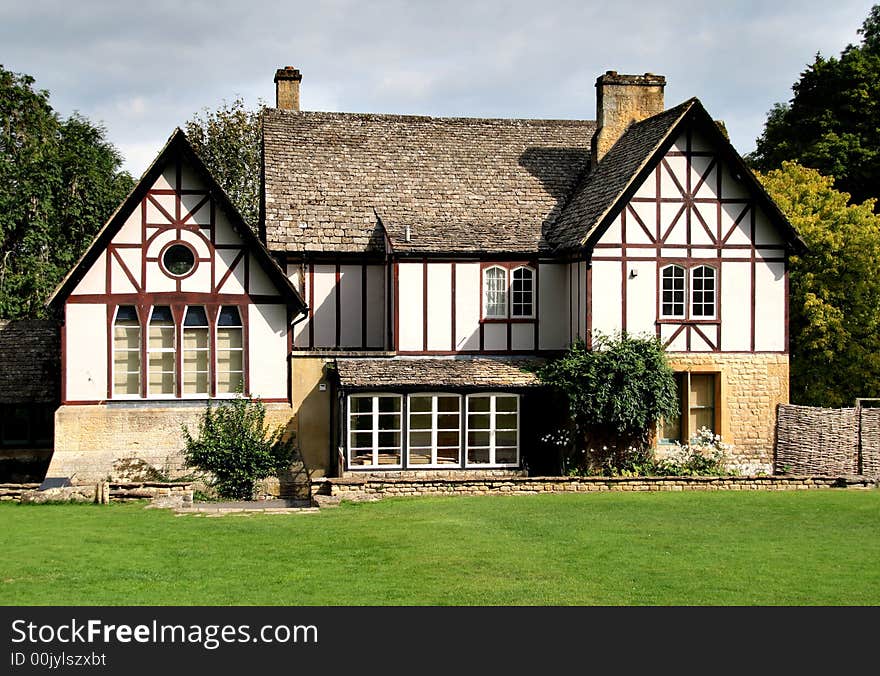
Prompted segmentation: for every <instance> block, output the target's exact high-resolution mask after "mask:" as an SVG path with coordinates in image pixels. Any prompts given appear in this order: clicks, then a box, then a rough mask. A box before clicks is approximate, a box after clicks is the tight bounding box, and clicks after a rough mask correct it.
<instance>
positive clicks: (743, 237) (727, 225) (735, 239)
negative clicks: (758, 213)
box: [721, 204, 751, 244]
mask: <svg viewBox="0 0 880 676" xmlns="http://www.w3.org/2000/svg"><path fill="white" fill-rule="evenodd" d="M744 207H745V205H744V204H722V205H721V238H722V239H724V238H725V237H727V235H728V233H730V237H727V242H725V243H726V244H750V243H751V235H750V234H749V233H750V228H751V225H750V223H751V217H750V216H749V214H748V213H746V214H745V215H744V216H743V217H742V219H740V222H739V223H737V225H736V228H735V229H734V230H733V232H731V228H733V227H734V226H733V224H734V223H736V219H737V218H739V216H740V214H742V213H743V208H744Z"/></svg>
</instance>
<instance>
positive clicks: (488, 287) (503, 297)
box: [483, 266, 507, 319]
mask: <svg viewBox="0 0 880 676" xmlns="http://www.w3.org/2000/svg"><path fill="white" fill-rule="evenodd" d="M483 317H484V318H485V319H507V270H506V269H504V268H502V267H499V266H492V267H491V268H486V269H485V270H484V271H483Z"/></svg>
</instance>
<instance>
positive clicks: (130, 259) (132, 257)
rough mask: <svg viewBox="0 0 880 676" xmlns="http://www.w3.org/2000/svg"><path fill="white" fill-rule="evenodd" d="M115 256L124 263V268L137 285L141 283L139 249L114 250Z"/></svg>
mask: <svg viewBox="0 0 880 676" xmlns="http://www.w3.org/2000/svg"><path fill="white" fill-rule="evenodd" d="M116 253H117V255H118V256H119V257H120V258H121V259H122V262H123V263H125V267H127V268H128V270H129V272H131V275H132V277H134V278H135V281H137V283H138V284H140V282H141V250H140V249H116Z"/></svg>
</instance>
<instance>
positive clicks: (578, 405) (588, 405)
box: [538, 333, 679, 473]
mask: <svg viewBox="0 0 880 676" xmlns="http://www.w3.org/2000/svg"><path fill="white" fill-rule="evenodd" d="M538 376H539V377H540V378H541V380H542V382H544V383H545V384H547V385H550V386H551V387H552V388H553V389H554V390H555V391H556V392H557V393H558V394H561V395H562V398H563V399H564V401H565V402H566V404H567V407H568V412H569V416H570V418H571V421H572V425H573V427H574V430H573V435H572V443H571V446H570V448H569V451H568V457H567V459H566V462H565V465H567V468H570V469H573V470H574V471H577V472H581V473H603V472H605V471H611V470H613V469H615V468H616V469H618V470H620V469H623V468H625V467H627V466H628V465H631V464H632V463H634V462H643V461H645V459H646V457H648V456H646V454H647V451H648V443H649V440H650V436H651V431H652V429H653V428H654V427H655V425H656V424H657V422H658V421H659V420H660V419H662V418H672V417H675V416H677V415H678V412H679V411H678V398H677V396H676V387H675V379H674V377H673V371H672V369H671V368H670V367H669V364H668V363H667V361H666V354H665V352H664V351H663V345H662V343H661V342H660V341H659V340H658V339H657V338H655V337H653V336H650V337H649V336H633V335H631V334H627V333H619V334H614V335H605V334H597V335H596V337H595V339H594V341H593V349H592V350H591V349H589V348H588V347H587V346H586V344H585V343H584V342H583V341H576V342H575V343H574V344H573V345H572V346H571V347H570V348H569V350H568V351H567V352H566V353H565V354H564V355H563V356H562V357H559V358H558V359H555V360H553V361H551V362H549V363H547V364H546V365H544V366H543V367H542V368H540V369H539V370H538ZM560 440H561V441H562V442H563V443H565V442H567V440H566V439H563V438H561V437H560V439H559V440H555V439H554V441H557V443H558V441H560ZM547 441H548V442H550V443H552V441H551V439H550V438H548V439H547ZM564 469H565V468H564Z"/></svg>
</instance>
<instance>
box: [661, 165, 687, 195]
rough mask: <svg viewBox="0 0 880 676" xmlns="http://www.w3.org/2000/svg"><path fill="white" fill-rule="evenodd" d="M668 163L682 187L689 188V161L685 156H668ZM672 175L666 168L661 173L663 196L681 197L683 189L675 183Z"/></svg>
mask: <svg viewBox="0 0 880 676" xmlns="http://www.w3.org/2000/svg"><path fill="white" fill-rule="evenodd" d="M666 163H667V164H668V165H669V169H670V170H672V175H674V176H675V178H676V179H678V182H679V183H680V184H681V187H682V188H687V183H686V181H687V161H686V160H685V158H684V157H669V156H667V157H666ZM672 175H670V173H669V171H667V170H665V168H664V171H663V172H661V174H660V195H661V197H681V190H679V189H678V187H677V186H676V185H675V180H673V178H672Z"/></svg>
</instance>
